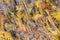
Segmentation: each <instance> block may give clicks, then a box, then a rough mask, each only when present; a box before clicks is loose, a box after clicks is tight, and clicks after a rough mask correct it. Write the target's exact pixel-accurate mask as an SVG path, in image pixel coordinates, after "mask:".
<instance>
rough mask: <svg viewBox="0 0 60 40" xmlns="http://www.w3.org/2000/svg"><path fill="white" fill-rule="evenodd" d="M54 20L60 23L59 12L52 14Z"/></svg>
mask: <svg viewBox="0 0 60 40" xmlns="http://www.w3.org/2000/svg"><path fill="white" fill-rule="evenodd" d="M52 15H53V17H54V18H56V20H58V21H60V11H58V12H55V13H54V14H52Z"/></svg>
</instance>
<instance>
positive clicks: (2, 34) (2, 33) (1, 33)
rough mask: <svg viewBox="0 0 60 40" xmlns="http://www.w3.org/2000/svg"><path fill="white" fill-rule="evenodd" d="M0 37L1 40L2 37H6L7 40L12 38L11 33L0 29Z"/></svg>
mask: <svg viewBox="0 0 60 40" xmlns="http://www.w3.org/2000/svg"><path fill="white" fill-rule="evenodd" d="M0 38H1V40H3V39H4V40H5V39H7V40H13V38H12V36H11V34H10V33H8V32H5V31H0Z"/></svg>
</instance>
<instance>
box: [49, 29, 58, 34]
mask: <svg viewBox="0 0 60 40" xmlns="http://www.w3.org/2000/svg"><path fill="white" fill-rule="evenodd" d="M48 30H49V31H50V33H51V34H52V35H56V34H57V32H55V31H52V28H48Z"/></svg>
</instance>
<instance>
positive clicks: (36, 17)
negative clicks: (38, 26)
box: [32, 14, 42, 20]
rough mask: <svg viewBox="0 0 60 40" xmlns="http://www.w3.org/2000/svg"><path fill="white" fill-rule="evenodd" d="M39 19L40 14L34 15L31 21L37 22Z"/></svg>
mask: <svg viewBox="0 0 60 40" xmlns="http://www.w3.org/2000/svg"><path fill="white" fill-rule="evenodd" d="M40 17H42V14H36V15H34V16H33V17H32V19H34V20H37V19H39V18H40Z"/></svg>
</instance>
